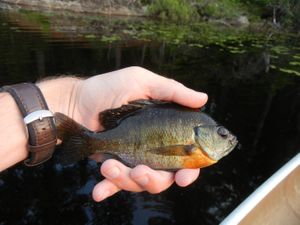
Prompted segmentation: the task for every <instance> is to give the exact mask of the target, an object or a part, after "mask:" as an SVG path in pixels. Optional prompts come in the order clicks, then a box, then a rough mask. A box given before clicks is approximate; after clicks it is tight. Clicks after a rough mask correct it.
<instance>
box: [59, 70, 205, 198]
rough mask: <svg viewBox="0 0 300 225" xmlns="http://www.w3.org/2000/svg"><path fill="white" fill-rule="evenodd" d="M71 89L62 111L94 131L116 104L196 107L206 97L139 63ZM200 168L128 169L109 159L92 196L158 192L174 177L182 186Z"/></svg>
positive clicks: (201, 104) (187, 182)
mask: <svg viewBox="0 0 300 225" xmlns="http://www.w3.org/2000/svg"><path fill="white" fill-rule="evenodd" d="M71 93H72V94H71V95H70V96H71V97H70V99H69V100H68V101H69V107H68V109H67V110H65V111H66V112H65V114H67V115H68V116H70V117H72V118H73V119H74V120H75V121H77V122H79V123H81V124H82V125H83V126H85V127H87V128H89V129H90V130H93V131H98V130H102V129H103V128H102V127H101V124H99V119H98V114H99V112H102V111H104V110H106V109H111V108H118V107H120V106H121V105H124V104H127V103H128V102H130V101H133V100H137V99H160V100H166V101H173V102H176V103H179V104H181V105H185V106H188V107H191V108H199V107H201V106H203V105H204V104H205V103H206V101H207V95H206V94H204V93H199V92H196V91H193V90H191V89H189V88H186V87H185V86H183V85H182V84H180V83H178V82H176V81H174V80H171V79H167V78H165V77H161V76H159V75H156V74H154V73H152V72H150V71H148V70H146V69H143V68H140V67H129V68H125V69H122V70H118V71H114V72H110V73H107V74H102V75H98V76H94V77H91V78H89V79H87V80H80V81H78V80H77V82H75V83H74V85H73V88H72V91H71ZM62 105H64V104H62ZM92 158H93V159H95V160H97V161H101V158H100V156H99V155H93V157H92ZM199 172H200V170H199V169H182V170H179V171H177V172H176V173H175V174H174V173H171V172H166V171H158V170H152V169H150V168H149V167H147V166H145V165H139V166H137V167H135V168H133V169H131V168H129V167H126V166H124V165H123V164H122V163H120V162H119V161H116V160H113V159H109V160H106V161H105V162H104V163H103V164H102V166H101V173H102V175H103V176H104V177H105V179H104V180H103V181H101V182H99V183H98V184H97V185H96V186H95V187H94V190H93V198H94V200H95V201H102V200H104V199H105V198H107V197H109V196H111V195H113V194H115V193H117V192H118V191H120V190H122V189H123V190H127V191H133V192H141V191H148V192H150V193H159V192H161V191H163V190H165V189H167V188H168V187H170V186H171V185H172V183H173V182H174V181H175V182H176V183H177V184H178V185H179V186H183V187H184V186H187V185H189V184H191V183H192V182H193V181H194V180H195V179H197V177H198V175H199Z"/></svg>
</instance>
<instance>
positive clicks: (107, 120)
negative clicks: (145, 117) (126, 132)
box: [99, 104, 142, 130]
mask: <svg viewBox="0 0 300 225" xmlns="http://www.w3.org/2000/svg"><path fill="white" fill-rule="evenodd" d="M140 109H142V107H141V106H136V105H131V104H128V105H122V106H121V107H119V108H116V109H108V110H105V111H103V112H101V113H99V122H100V124H101V125H102V126H103V127H104V129H105V130H108V129H112V128H114V127H116V126H118V125H119V123H120V122H121V121H122V119H124V118H126V117H128V116H130V115H132V114H133V113H134V112H136V111H138V110H140Z"/></svg>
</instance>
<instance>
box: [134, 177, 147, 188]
mask: <svg viewBox="0 0 300 225" xmlns="http://www.w3.org/2000/svg"><path fill="white" fill-rule="evenodd" d="M134 180H135V181H136V182H137V183H138V184H139V185H141V186H146V185H147V184H148V183H149V178H148V177H147V176H146V175H145V176H143V177H139V178H135V179H134Z"/></svg>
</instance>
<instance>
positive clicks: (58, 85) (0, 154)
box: [0, 77, 78, 172]
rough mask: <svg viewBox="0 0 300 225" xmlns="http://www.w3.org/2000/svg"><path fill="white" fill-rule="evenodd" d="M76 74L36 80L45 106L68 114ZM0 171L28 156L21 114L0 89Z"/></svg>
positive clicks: (26, 137) (25, 131)
mask: <svg viewBox="0 0 300 225" xmlns="http://www.w3.org/2000/svg"><path fill="white" fill-rule="evenodd" d="M77 83H78V79H76V78H70V77H66V78H59V79H52V80H48V81H43V82H41V83H39V84H38V86H39V87H40V89H41V91H42V93H43V95H44V97H45V100H46V102H47V104H48V107H49V110H50V111H51V112H53V113H55V112H61V113H64V114H66V115H69V116H71V115H70V114H71V112H72V109H73V108H74V107H75V102H74V100H73V99H74V96H73V95H75V93H74V92H75V91H76V90H75V89H76V88H74V87H75V86H77ZM0 106H1V107H0V130H1V132H0V172H1V171H3V170H4V169H6V168H8V167H10V166H12V165H14V164H16V163H18V162H20V161H23V160H25V159H26V158H27V157H28V151H27V145H28V134H27V130H26V127H25V124H24V122H23V117H22V115H21V113H20V110H19V108H18V106H17V104H16V103H15V100H14V99H13V98H12V97H11V95H10V94H8V93H5V92H2V93H0Z"/></svg>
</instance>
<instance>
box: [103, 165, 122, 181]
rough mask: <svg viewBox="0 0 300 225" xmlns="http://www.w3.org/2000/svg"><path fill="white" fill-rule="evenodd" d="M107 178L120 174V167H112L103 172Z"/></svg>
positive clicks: (113, 177)
mask: <svg viewBox="0 0 300 225" xmlns="http://www.w3.org/2000/svg"><path fill="white" fill-rule="evenodd" d="M104 173H105V174H106V175H107V176H108V177H109V178H111V179H115V178H117V177H118V176H119V175H120V169H119V168H118V167H112V168H110V169H109V170H106V171H105V172H104Z"/></svg>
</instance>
